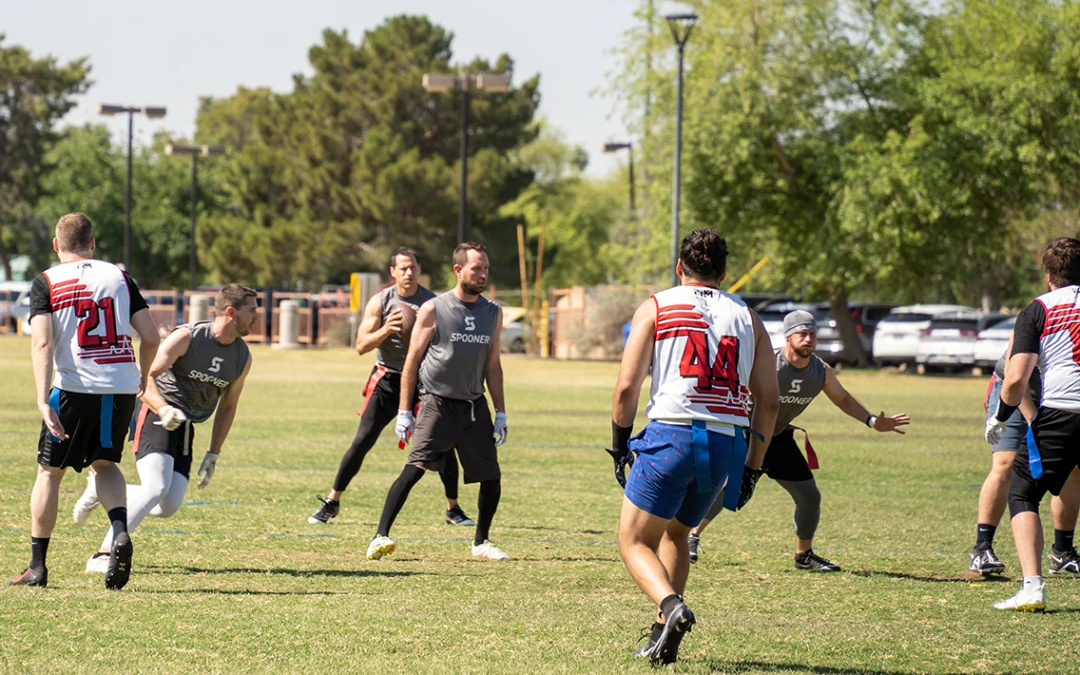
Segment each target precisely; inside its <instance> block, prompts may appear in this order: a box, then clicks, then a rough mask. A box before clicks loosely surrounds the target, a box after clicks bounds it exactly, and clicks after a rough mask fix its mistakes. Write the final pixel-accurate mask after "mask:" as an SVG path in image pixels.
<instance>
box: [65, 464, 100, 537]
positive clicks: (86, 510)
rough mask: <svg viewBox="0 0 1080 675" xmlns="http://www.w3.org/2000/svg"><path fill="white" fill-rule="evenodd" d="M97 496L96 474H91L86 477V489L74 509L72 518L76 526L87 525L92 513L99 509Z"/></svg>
mask: <svg viewBox="0 0 1080 675" xmlns="http://www.w3.org/2000/svg"><path fill="white" fill-rule="evenodd" d="M100 503H101V502H99V501H98V496H97V484H96V483H95V482H94V474H93V472H91V473H90V475H88V476H87V477H86V489H85V490H84V491H83V493H82V496H80V497H79V499H78V500H77V501H76V502H75V508H74V509H72V512H71V517H72V518H74V519H75V524H76V525H85V524H86V520H87V518H89V517H90V512H91V511H93V510H94V509H96V508H97V506H98V504H100Z"/></svg>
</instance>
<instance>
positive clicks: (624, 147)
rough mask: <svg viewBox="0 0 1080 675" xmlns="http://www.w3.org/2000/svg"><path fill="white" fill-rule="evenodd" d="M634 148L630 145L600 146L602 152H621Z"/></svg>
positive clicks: (606, 144)
mask: <svg viewBox="0 0 1080 675" xmlns="http://www.w3.org/2000/svg"><path fill="white" fill-rule="evenodd" d="M632 147H633V146H632V145H631V144H630V143H604V144H603V145H602V146H600V152H618V151H619V150H629V149H630V148H632Z"/></svg>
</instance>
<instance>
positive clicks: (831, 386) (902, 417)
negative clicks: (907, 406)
mask: <svg viewBox="0 0 1080 675" xmlns="http://www.w3.org/2000/svg"><path fill="white" fill-rule="evenodd" d="M824 391H825V395H826V396H828V397H829V400H830V401H832V402H833V405H835V406H836V407H837V408H840V410H843V411H844V412H845V413H847V414H848V415H849V416H850V417H852V418H854V419H857V420H859V421H860V422H862V423H863V424H866V425H868V426H871V428H873V429H874V430H875V431H895V432H896V433H898V434H902V433H904V432H903V431H902V430H901V429H900V427H903V426H907V425H908V424H910V423H911V419H910V418H909V417H908V416H907V415H906V414H904V413H899V414H896V415H892V416H891V417H886V416H885V412H884V411H882V412H881V414H880V415H874V414H873V413H871V412H870V411H869V410H867V409H866V406H864V405H863V404H862V403H859V401H858V400H856V398H855V397H854V396H852V395H851V393H850V392H848V390H847V389H844V385H842V384H840V380H839V379H838V378H837V377H836V371H834V370H833V369H832V368H831V367H830V366H829V365H828V364H826V365H825V389H824Z"/></svg>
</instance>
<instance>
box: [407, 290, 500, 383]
mask: <svg viewBox="0 0 1080 675" xmlns="http://www.w3.org/2000/svg"><path fill="white" fill-rule="evenodd" d="M431 302H432V305H433V308H434V310H435V333H434V335H432V337H431V345H430V346H429V347H428V351H427V354H426V355H425V356H424V360H423V362H422V363H421V364H420V388H421V391H423V392H427V393H429V394H435V395H437V396H442V397H443V398H454V399H458V400H461V401H474V400H476V399H478V398H480V397H481V396H483V395H484V371H485V369H486V367H487V359H488V352H489V350H490V349H491V341H492V340H493V339H494V337H495V331H496V330H499V329H500V328H501V327H500V326H498V325H497V324H498V321H499V306H498V305H496V304H495V303H493V302H491V301H490V300H488V299H487V298H485V297H483V296H480V298H479V299H478V300H477V301H476V302H473V303H464V302H462V301H461V300H459V299H458V297H457V296H456V295H454V292H453V291H450V292H448V293H443V294H442V295H440V296H439V297H437V298H435V299H434V300H432V301H431Z"/></svg>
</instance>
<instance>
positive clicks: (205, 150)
mask: <svg viewBox="0 0 1080 675" xmlns="http://www.w3.org/2000/svg"><path fill="white" fill-rule="evenodd" d="M224 154H225V146H224V145H204V146H202V156H203V157H219V156H221V155H224Z"/></svg>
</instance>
